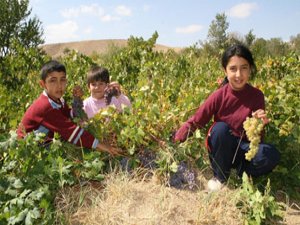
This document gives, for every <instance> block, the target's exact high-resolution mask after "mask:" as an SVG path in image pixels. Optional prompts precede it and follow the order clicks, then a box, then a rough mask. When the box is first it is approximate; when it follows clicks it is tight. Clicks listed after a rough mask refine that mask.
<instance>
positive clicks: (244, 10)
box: [227, 3, 258, 18]
mask: <svg viewBox="0 0 300 225" xmlns="http://www.w3.org/2000/svg"><path fill="white" fill-rule="evenodd" d="M256 9H258V5H257V4H256V3H241V4H238V5H235V6H234V7H232V8H231V9H230V10H229V11H228V13H227V14H228V15H229V16H230V17H236V18H246V17H248V16H250V15H251V13H252V12H253V10H256Z"/></svg>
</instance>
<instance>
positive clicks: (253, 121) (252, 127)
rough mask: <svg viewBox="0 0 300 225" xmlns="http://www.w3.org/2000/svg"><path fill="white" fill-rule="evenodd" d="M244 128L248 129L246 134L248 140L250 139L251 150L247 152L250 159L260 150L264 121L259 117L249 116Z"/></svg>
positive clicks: (247, 157) (246, 155)
mask: <svg viewBox="0 0 300 225" xmlns="http://www.w3.org/2000/svg"><path fill="white" fill-rule="evenodd" d="M243 126H244V129H245V131H246V135H247V138H248V140H249V141H250V145H249V151H248V152H247V153H246V154H245V157H246V159H247V160H248V161H250V160H251V159H253V158H254V156H255V155H256V153H257V151H258V147H259V143H260V139H261V132H262V130H263V128H264V125H263V123H262V121H261V120H260V119H258V118H255V117H252V118H249V117H247V118H246V120H245V121H244V123H243Z"/></svg>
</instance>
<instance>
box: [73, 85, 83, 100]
mask: <svg viewBox="0 0 300 225" xmlns="http://www.w3.org/2000/svg"><path fill="white" fill-rule="evenodd" d="M73 96H74V97H79V98H81V97H82V96H83V90H82V88H81V87H80V86H79V85H76V86H74V88H73Z"/></svg>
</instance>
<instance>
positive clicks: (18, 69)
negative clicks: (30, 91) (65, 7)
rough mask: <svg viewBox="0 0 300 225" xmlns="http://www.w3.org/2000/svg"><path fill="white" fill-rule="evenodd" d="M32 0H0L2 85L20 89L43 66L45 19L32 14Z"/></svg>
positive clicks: (0, 65) (0, 72) (0, 76)
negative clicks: (43, 21)
mask: <svg viewBox="0 0 300 225" xmlns="http://www.w3.org/2000/svg"><path fill="white" fill-rule="evenodd" d="M28 5H29V1H28V0H0V84H3V85H4V86H5V87H6V88H7V89H16V88H18V87H19V85H22V84H23V83H24V80H25V79H26V75H28V74H29V73H30V72H31V71H34V70H36V69H37V67H40V64H41V63H42V61H43V54H41V50H40V49H39V48H38V46H39V45H40V44H43V43H44V41H43V39H42V34H43V30H42V28H41V22H40V21H39V20H38V19H37V18H36V17H33V18H32V17H30V14H31V9H29V8H28Z"/></svg>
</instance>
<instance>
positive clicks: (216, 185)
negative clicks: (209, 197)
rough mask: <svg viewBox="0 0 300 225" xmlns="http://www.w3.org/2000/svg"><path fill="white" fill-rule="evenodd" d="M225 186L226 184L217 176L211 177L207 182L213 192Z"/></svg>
mask: <svg viewBox="0 0 300 225" xmlns="http://www.w3.org/2000/svg"><path fill="white" fill-rule="evenodd" d="M223 186H224V185H223V184H222V183H221V182H220V181H219V180H218V179H217V178H215V177H214V178H212V179H210V180H209V181H208V183H207V188H208V190H209V191H211V192H214V191H219V190H221V189H222V187H223Z"/></svg>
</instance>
